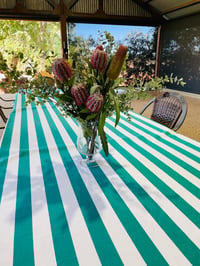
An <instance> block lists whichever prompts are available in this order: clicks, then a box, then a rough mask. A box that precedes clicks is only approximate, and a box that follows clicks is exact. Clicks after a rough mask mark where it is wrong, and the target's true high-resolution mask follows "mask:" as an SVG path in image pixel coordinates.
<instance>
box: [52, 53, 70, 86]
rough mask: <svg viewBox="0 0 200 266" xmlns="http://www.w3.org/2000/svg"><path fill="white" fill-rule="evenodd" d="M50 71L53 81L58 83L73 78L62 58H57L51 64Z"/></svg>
mask: <svg viewBox="0 0 200 266" xmlns="http://www.w3.org/2000/svg"><path fill="white" fill-rule="evenodd" d="M52 71H53V74H54V76H55V79H57V80H59V81H60V82H63V81H67V80H68V79H69V78H71V77H72V76H73V72H72V69H71V67H70V65H69V63H68V62H67V61H66V60H65V59H64V58H58V59H56V60H55V61H54V62H53V64H52Z"/></svg>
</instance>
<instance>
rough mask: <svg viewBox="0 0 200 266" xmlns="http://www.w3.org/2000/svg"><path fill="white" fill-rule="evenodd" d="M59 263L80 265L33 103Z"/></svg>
mask: <svg viewBox="0 0 200 266" xmlns="http://www.w3.org/2000/svg"><path fill="white" fill-rule="evenodd" d="M32 110H33V115H34V121H35V127H36V134H37V140H38V146H39V152H40V160H41V166H42V171H43V179H44V185H45V192H46V198H47V204H48V211H49V218H50V224H51V230H52V237H53V243H54V249H55V254H56V260H57V265H78V261H77V258H76V253H75V249H74V246H73V242H72V238H71V235H70V231H69V225H68V223H67V219H66V216H65V210H64V207H63V203H62V200H61V196H60V192H59V188H58V184H57V181H56V177H55V172H54V169H53V166H52V163H51V158H50V155H49V151H48V146H47V143H46V139H45V136H44V132H43V128H42V124H41V121H40V117H39V115H38V111H37V108H35V105H34V104H33V103H32Z"/></svg>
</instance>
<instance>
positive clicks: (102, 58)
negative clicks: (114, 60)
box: [90, 45, 108, 72]
mask: <svg viewBox="0 0 200 266" xmlns="http://www.w3.org/2000/svg"><path fill="white" fill-rule="evenodd" d="M90 62H91V64H92V67H93V68H94V69H96V70H98V71H100V72H103V71H104V70H105V69H106V66H107V63H108V55H107V53H106V52H105V51H104V50H103V46H102V45H98V46H97V48H96V49H95V50H94V52H93V53H92V57H91V60H90Z"/></svg>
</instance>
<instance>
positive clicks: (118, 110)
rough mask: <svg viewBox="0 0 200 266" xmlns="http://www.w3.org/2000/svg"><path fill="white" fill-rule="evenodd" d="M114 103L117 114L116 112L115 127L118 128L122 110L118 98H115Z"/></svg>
mask: <svg viewBox="0 0 200 266" xmlns="http://www.w3.org/2000/svg"><path fill="white" fill-rule="evenodd" d="M114 103H115V112H116V118H115V127H116V126H117V124H118V123H119V120H120V109H119V102H118V99H117V97H114Z"/></svg>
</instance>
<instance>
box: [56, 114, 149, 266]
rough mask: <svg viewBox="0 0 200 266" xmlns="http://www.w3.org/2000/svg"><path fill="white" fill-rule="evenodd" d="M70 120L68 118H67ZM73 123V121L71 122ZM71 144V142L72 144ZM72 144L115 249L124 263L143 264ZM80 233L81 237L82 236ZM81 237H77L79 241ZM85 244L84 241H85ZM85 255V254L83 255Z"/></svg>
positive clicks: (83, 177) (64, 137) (59, 127)
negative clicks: (82, 164)
mask: <svg viewBox="0 0 200 266" xmlns="http://www.w3.org/2000/svg"><path fill="white" fill-rule="evenodd" d="M51 115H52V116H53V119H54V120H56V124H57V128H58V129H59V131H60V134H61V136H62V138H63V139H64V140H68V141H70V139H69V135H68V134H67V132H66V131H65V129H64V127H63V125H62V123H61V122H60V120H58V118H57V117H55V114H53V113H52V112H51ZM67 121H68V122H69V121H70V118H69V119H68V120H67ZM70 125H71V123H70ZM72 125H73V123H72ZM72 146H73V144H72ZM72 146H71V147H70V149H69V152H70V155H71V157H72V159H73V160H74V163H75V164H76V167H77V169H78V171H79V173H80V175H81V177H82V180H83V181H84V184H85V185H86V187H87V190H88V192H89V194H90V196H91V198H92V200H93V202H94V204H95V206H96V208H97V210H98V212H99V214H100V216H101V218H102V220H103V222H104V225H105V226H106V229H107V230H108V233H109V234H110V237H111V239H112V241H113V244H114V245H115V247H116V249H117V250H118V252H119V255H120V257H121V259H122V260H123V262H124V264H125V265H145V262H144V260H143V258H142V256H141V255H140V254H139V252H138V250H137V248H136V247H135V245H134V243H133V242H132V240H131V239H130V237H129V235H128V234H127V232H126V231H125V229H124V227H123V226H122V224H121V222H120V220H119V218H118V217H117V216H116V214H115V213H114V211H113V209H112V206H111V205H110V203H109V202H108V200H107V198H106V197H105V195H104V194H103V192H102V190H101V188H100V187H99V185H98V183H97V182H96V180H95V178H94V177H93V175H92V174H91V172H90V171H89V169H88V168H87V167H82V166H81V164H80V160H81V157H80V154H79V152H78V151H77V149H76V148H75V146H74V147H73V148H72ZM82 237H83V236H82V233H81V238H82ZM80 240H81V239H79V241H80ZM85 245H86V242H85ZM85 256H86V255H85ZM88 261H89V262H90V264H91V265H95V264H93V263H91V259H90V257H87V260H86V262H87V263H86V264H85V265H88Z"/></svg>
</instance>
